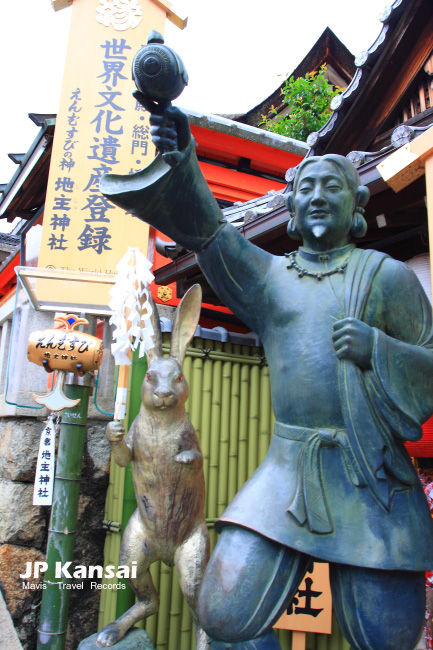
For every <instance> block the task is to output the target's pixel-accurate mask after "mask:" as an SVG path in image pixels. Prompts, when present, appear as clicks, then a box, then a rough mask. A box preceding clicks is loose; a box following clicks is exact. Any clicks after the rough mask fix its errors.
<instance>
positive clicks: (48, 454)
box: [33, 414, 56, 506]
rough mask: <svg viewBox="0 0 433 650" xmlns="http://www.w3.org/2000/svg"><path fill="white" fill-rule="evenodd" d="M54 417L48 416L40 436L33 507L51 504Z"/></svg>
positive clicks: (54, 457) (54, 454) (54, 451)
mask: <svg viewBox="0 0 433 650" xmlns="http://www.w3.org/2000/svg"><path fill="white" fill-rule="evenodd" d="M54 417H55V416H54V414H51V415H49V416H48V420H47V422H46V425H45V428H44V430H43V431H42V434H41V441H40V443H39V453H38V460H37V463H36V476H35V486H34V489H33V505H34V506H50V505H52V503H53V486H54V467H55V464H56V462H55V461H56V425H55V423H54Z"/></svg>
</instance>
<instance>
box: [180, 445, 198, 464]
mask: <svg viewBox="0 0 433 650" xmlns="http://www.w3.org/2000/svg"><path fill="white" fill-rule="evenodd" d="M174 460H175V461H176V463H182V464H183V465H192V464H193V463H194V464H197V463H202V462H203V456H202V455H201V453H200V452H199V451H196V450H195V449H187V450H186V451H181V452H180V454H177V456H175V457H174Z"/></svg>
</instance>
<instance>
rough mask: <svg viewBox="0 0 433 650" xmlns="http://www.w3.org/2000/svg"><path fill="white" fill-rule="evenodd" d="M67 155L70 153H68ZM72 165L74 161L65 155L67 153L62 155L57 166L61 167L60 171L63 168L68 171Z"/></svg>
mask: <svg viewBox="0 0 433 650" xmlns="http://www.w3.org/2000/svg"><path fill="white" fill-rule="evenodd" d="M69 155H70V154H69ZM74 166H75V163H74V161H73V160H71V159H70V158H69V157H68V156H67V154H65V155H64V157H63V158H62V159H61V161H60V165H59V167H60V169H61V170H62V171H65V169H67V170H68V171H70V170H71V169H72V167H74Z"/></svg>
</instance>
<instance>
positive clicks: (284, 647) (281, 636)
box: [275, 630, 292, 650]
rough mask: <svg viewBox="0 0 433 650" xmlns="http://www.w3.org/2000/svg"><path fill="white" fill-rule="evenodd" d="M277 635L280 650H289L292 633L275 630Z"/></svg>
mask: <svg viewBox="0 0 433 650" xmlns="http://www.w3.org/2000/svg"><path fill="white" fill-rule="evenodd" d="M275 632H276V633H277V637H278V641H279V642H280V646H281V650H291V647H292V633H291V632H290V630H275Z"/></svg>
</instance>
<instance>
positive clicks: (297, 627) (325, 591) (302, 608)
mask: <svg viewBox="0 0 433 650" xmlns="http://www.w3.org/2000/svg"><path fill="white" fill-rule="evenodd" d="M274 627H276V628H278V629H280V630H294V631H298V632H315V633H318V634H331V631H332V630H331V627H332V597H331V587H330V584H329V564H324V563H319V562H315V563H314V569H313V571H312V572H307V574H306V575H305V578H304V579H303V581H302V582H301V584H300V585H299V589H298V591H297V592H296V594H295V596H294V598H293V600H292V602H291V603H290V604H289V607H288V608H287V612H286V613H284V614H283V615H282V616H281V618H280V619H279V620H278V621H277V623H276V624H275V626H274Z"/></svg>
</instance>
